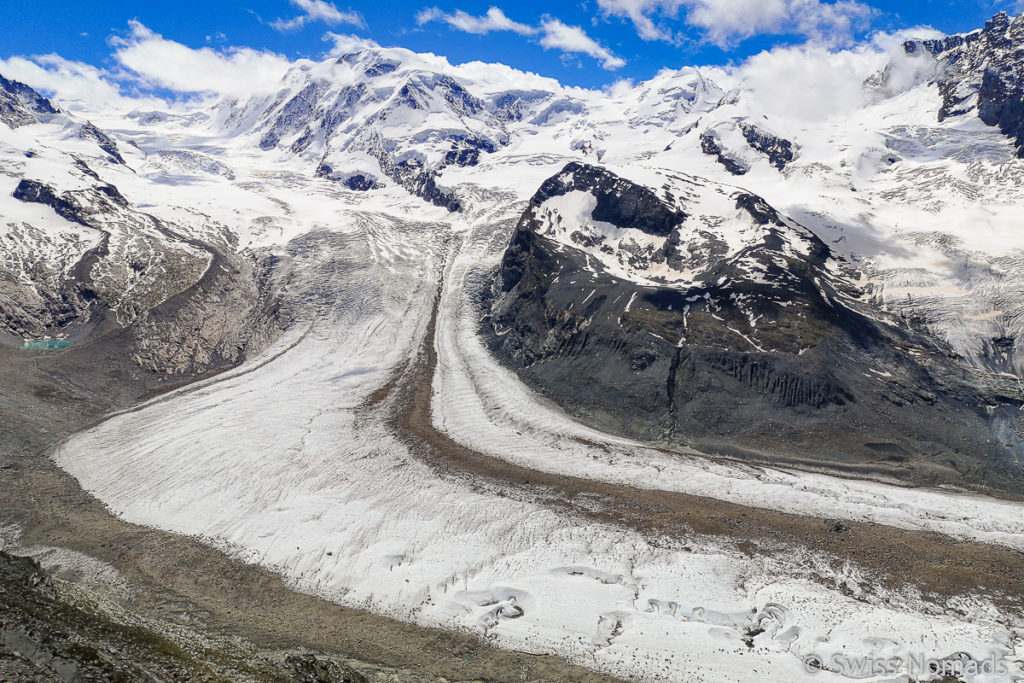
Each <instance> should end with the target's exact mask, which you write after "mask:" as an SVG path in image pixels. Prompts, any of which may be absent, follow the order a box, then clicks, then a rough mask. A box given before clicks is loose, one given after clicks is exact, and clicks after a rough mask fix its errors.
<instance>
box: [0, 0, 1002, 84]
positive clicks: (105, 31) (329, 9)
mask: <svg viewBox="0 0 1024 683" xmlns="http://www.w3.org/2000/svg"><path fill="white" fill-rule="evenodd" d="M5 5H6V6H8V7H6V9H7V11H5V12H3V16H4V17H5V21H4V22H2V25H0V58H10V57H12V56H16V55H39V54H49V53H56V54H59V55H60V56H61V57H63V58H65V59H69V60H74V61H80V62H85V63H88V64H91V65H94V66H97V67H100V68H103V69H108V70H116V69H117V67H118V64H117V62H116V60H115V58H114V57H113V55H112V53H113V52H114V48H115V45H114V44H112V43H116V38H117V36H127V35H128V34H129V33H130V32H131V29H130V27H129V22H130V21H131V20H137V21H138V22H139V23H141V24H142V25H143V26H145V27H147V28H148V29H149V30H151V31H153V32H155V33H157V34H160V35H162V36H163V37H164V38H166V39H168V40H173V41H177V42H179V43H182V44H184V45H187V46H189V47H192V48H200V47H203V46H209V47H211V48H213V49H216V50H230V49H231V48H233V47H242V46H245V47H250V48H255V49H257V50H267V51H272V52H275V53H279V54H282V55H285V56H288V57H292V58H294V57H300V56H301V57H312V58H318V57H320V56H322V55H323V53H324V52H325V51H326V50H327V49H328V48H329V47H330V45H329V44H328V43H327V42H325V41H324V35H325V33H326V32H327V31H332V32H335V33H338V34H354V35H357V36H360V37H364V38H369V39H372V40H374V41H376V42H378V43H380V44H382V45H389V46H390V45H397V46H402V47H407V48H409V49H412V50H416V51H429V52H435V53H437V54H441V55H444V56H446V57H448V59H449V60H450V61H452V62H453V63H458V62H463V61H469V60H477V59H478V60H484V61H497V62H504V63H506V64H509V65H511V66H514V67H516V68H519V69H523V70H528V71H534V72H537V73H539V74H542V75H545V76H552V77H555V78H557V79H559V80H560V81H561V82H563V83H565V84H567V85H581V86H586V87H599V86H602V85H607V84H609V83H612V82H614V81H615V80H617V79H620V78H631V79H634V80H642V79H644V78H647V77H650V76H652V75H653V74H654V73H656V72H657V71H658V70H659V69H660V68H662V67H666V66H667V67H673V68H677V67H680V66H685V65H695V64H727V63H730V62H732V63H735V62H740V61H742V60H743V59H744V58H745V57H747V56H749V55H751V54H754V53H757V52H760V51H762V50H766V49H770V48H771V47H773V46H776V45H791V44H796V43H802V42H805V41H813V42H818V43H823V44H826V45H830V46H837V47H839V46H843V45H848V44H850V43H851V42H852V41H858V40H862V39H864V37H865V36H866V35H868V34H869V33H871V32H873V31H879V30H881V31H891V30H895V29H900V28H907V27H912V26H918V25H929V26H932V27H934V28H936V29H938V30H940V31H943V32H945V33H955V32H961V31H968V30H972V29H974V28H979V27H980V26H981V25H982V24H983V23H984V22H985V21H986V20H987V19H988V18H990V17H991V16H992V14H994V13H995V12H997V11H999V10H1005V11H1008V12H1010V13H1011V14H1013V13H1015V9H1016V5H1015V3H1014V1H1013V0H914V1H912V2H907V1H904V2H895V1H893V0H838V2H837V1H836V0H584V1H583V2H565V3H555V2H535V1H530V2H514V3H513V2H501V1H500V0H499V1H498V2H494V1H492V2H475V1H473V0H455V2H454V3H449V2H440V3H438V4H435V3H434V2H431V1H430V0H400V1H391V2H380V1H375V2H370V1H367V0H353V1H352V2H351V3H349V2H346V1H345V0H340V1H335V2H329V1H327V0H205V1H197V0H178V1H177V2H174V3H168V2H159V1H151V2H146V3H140V2H117V1H113V0H112V1H106V2H99V3H98V2H95V0H88V1H86V0H68V1H65V2H23V1H20V0H19V1H18V2H15V1H14V0H0V7H4V6H5ZM491 8H495V9H491ZM488 11H490V15H488Z"/></svg>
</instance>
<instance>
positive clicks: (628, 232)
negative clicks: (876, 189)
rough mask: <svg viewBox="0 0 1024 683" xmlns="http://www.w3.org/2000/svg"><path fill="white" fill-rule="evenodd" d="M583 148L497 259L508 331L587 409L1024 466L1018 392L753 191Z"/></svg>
mask: <svg viewBox="0 0 1024 683" xmlns="http://www.w3.org/2000/svg"><path fill="white" fill-rule="evenodd" d="M643 182H644V184H640V183H639V182H634V181H632V180H627V179H625V178H623V177H621V176H619V175H617V174H615V173H613V172H611V171H609V170H607V169H603V168H598V167H594V166H588V165H583V164H570V165H568V166H567V167H566V168H565V169H564V170H563V171H562V172H561V173H559V174H558V175H556V176H554V177H553V178H551V179H549V180H548V181H547V182H545V183H544V185H543V186H542V187H541V189H540V191H539V192H538V193H537V194H536V196H535V197H534V198H533V199H532V200H531V202H530V205H529V208H528V209H527V210H526V212H525V213H524V214H523V217H522V219H521V220H520V222H519V225H518V227H517V229H516V232H515V234H514V236H513V238H512V241H511V244H510V245H509V248H508V250H507V251H506V253H505V256H504V258H503V260H502V263H501V267H500V270H499V272H498V274H497V278H496V284H495V292H494V300H493V305H492V316H491V319H490V321H489V323H488V327H489V329H488V332H489V335H490V339H491V342H492V346H493V348H494V350H495V352H496V353H498V354H499V356H500V357H501V358H503V359H504V360H505V361H506V362H507V363H509V364H510V365H511V366H512V367H513V368H514V369H515V370H516V371H517V372H518V373H519V375H520V376H521V377H522V378H523V379H524V380H526V381H527V382H528V383H529V384H531V385H532V386H534V387H535V388H537V389H539V390H540V391H542V392H543V393H545V394H546V395H548V396H550V397H551V398H553V399H554V400H556V401H557V402H559V403H560V404H562V405H563V406H565V407H567V408H568V409H569V410H570V412H572V413H574V414H575V415H577V416H578V417H580V418H581V419H583V420H584V421H586V422H589V423H592V424H594V425H596V426H599V427H602V428H606V429H611V430H613V431H617V432H620V433H624V434H628V435H630V436H634V437H638V438H642V439H645V440H649V441H653V442H658V443H664V444H667V445H673V446H682V445H688V446H693V447H696V448H699V449H704V450H707V451H710V452H715V453H721V454H728V455H734V456H739V457H751V458H755V459H756V458H761V457H768V456H771V457H776V458H782V459H783V460H785V459H792V460H799V461H803V462H806V463H809V464H829V465H836V466H844V467H853V468H863V469H868V470H870V469H872V468H877V469H878V470H880V471H886V470H903V471H904V473H905V474H907V475H909V476H912V477H917V478H920V479H923V480H929V481H935V480H950V479H959V478H960V477H966V478H967V479H970V480H974V481H981V480H984V479H988V480H1000V481H1004V482H1007V481H1014V480H1024V471H1022V468H1021V467H1020V466H1019V464H1018V463H1019V458H1020V457H1021V455H1022V454H1024V440H1022V439H1021V436H1020V433H1021V430H1020V424H1019V413H1020V405H1021V400H1020V392H1019V389H1018V387H1017V386H1016V384H1015V381H1014V380H1012V379H1011V378H1008V377H1005V376H1000V375H995V374H989V373H986V372H984V371H981V370H977V369H973V368H971V367H970V366H968V365H967V364H965V363H962V362H959V361H957V360H956V359H954V358H952V357H951V356H950V355H949V354H948V353H947V351H946V349H944V348H943V347H942V346H941V345H940V344H938V343H936V342H935V341H933V340H931V339H929V338H927V337H926V336H923V335H920V334H918V333H915V332H914V331H912V330H909V329H907V328H905V327H904V326H901V325H898V324H896V322H895V321H894V320H892V319H890V318H889V317H888V316H886V315H885V314H884V313H883V312H881V311H879V310H876V309H874V308H873V307H872V306H871V305H869V304H868V303H867V297H866V296H865V293H864V292H863V291H862V290H861V289H860V288H859V287H858V286H857V285H856V284H855V283H856V276H857V275H858V274H857V273H854V272H852V271H851V269H850V268H849V267H848V265H847V264H846V263H844V262H842V261H841V260H839V259H837V258H836V257H835V256H834V255H833V254H832V252H831V251H830V250H829V248H828V247H827V246H826V245H825V244H824V243H822V242H821V240H819V239H818V238H817V237H815V236H814V235H813V234H812V233H810V232H809V231H807V230H805V229H803V228H802V227H801V226H799V225H798V224H796V223H794V222H793V221H791V220H790V219H788V218H786V217H785V216H782V215H780V214H779V213H778V212H777V211H775V210H774V209H773V208H772V207H771V206H769V205H768V204H767V203H766V202H764V200H762V199H761V198H759V197H756V196H755V195H752V194H750V193H748V192H745V191H742V190H738V189H736V188H731V187H727V186H721V185H717V184H715V183H712V182H710V181H706V180H703V179H700V178H696V177H692V176H684V175H682V174H672V173H664V174H661V173H658V174H652V173H648V174H646V175H645V177H644V178H643Z"/></svg>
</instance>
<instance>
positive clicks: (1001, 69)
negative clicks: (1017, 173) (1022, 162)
mask: <svg viewBox="0 0 1024 683" xmlns="http://www.w3.org/2000/svg"><path fill="white" fill-rule="evenodd" d="M903 49H904V51H906V52H907V54H911V55H917V54H922V53H928V54H930V55H932V56H933V57H934V58H935V59H936V61H937V63H938V66H939V69H938V76H937V77H936V82H937V83H938V86H939V92H940V93H941V95H942V107H941V108H940V110H939V120H940V121H942V120H944V119H946V118H949V117H952V116H961V115H964V114H969V113H971V112H974V113H976V114H977V116H978V118H980V119H981V120H982V121H984V122H985V123H986V124H987V125H990V126H997V127H998V128H999V130H1000V131H1002V133H1003V134H1004V135H1006V136H1008V137H1010V138H1012V139H1013V141H1014V144H1015V145H1016V147H1017V156H1020V157H1024V81H1022V78H1021V75H1022V69H1024V15H1020V16H1018V17H1016V18H1014V19H1013V20H1012V21H1011V20H1010V17H1008V16H1007V14H1006V13H1005V12H999V13H998V14H996V15H995V16H994V17H992V19H990V20H989V21H988V22H986V24H985V27H984V28H983V29H982V30H980V31H974V32H973V33H968V34H963V35H953V36H949V37H947V38H942V39H938V40H921V41H907V42H906V43H904V44H903Z"/></svg>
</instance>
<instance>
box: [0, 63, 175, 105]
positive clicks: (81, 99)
mask: <svg viewBox="0 0 1024 683" xmlns="http://www.w3.org/2000/svg"><path fill="white" fill-rule="evenodd" d="M0 73H2V74H4V75H5V76H6V77H8V78H13V79H14V80H16V81H21V82H23V83H26V84H28V85H30V86H32V87H33V88H35V89H36V90H38V91H40V92H41V93H43V94H44V95H48V96H53V97H54V99H55V100H56V103H57V104H58V105H60V106H62V107H66V108H69V109H72V110H85V111H91V112H106V111H110V110H112V109H113V110H118V109H120V110H126V111H127V110H131V109H134V108H137V107H140V106H144V107H152V108H159V107H162V106H164V103H163V102H162V101H160V100H158V99H156V98H153V97H149V96H144V95H138V94H137V93H133V94H125V93H124V92H123V91H122V88H121V86H120V85H119V84H118V83H117V82H116V78H115V76H114V75H113V74H110V73H108V72H106V71H103V70H101V69H97V68H96V67H94V66H92V65H90V64H83V63H82V62H72V61H69V60H67V59H64V58H63V57H60V56H59V55H55V54H50V55H35V56H32V57H11V58H10V59H0Z"/></svg>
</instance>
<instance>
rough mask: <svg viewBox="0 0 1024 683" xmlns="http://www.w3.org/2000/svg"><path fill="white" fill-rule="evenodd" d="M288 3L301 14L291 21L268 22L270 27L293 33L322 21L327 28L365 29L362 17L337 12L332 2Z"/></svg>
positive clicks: (312, 0)
mask: <svg viewBox="0 0 1024 683" xmlns="http://www.w3.org/2000/svg"><path fill="white" fill-rule="evenodd" d="M290 1H291V3H292V4H293V5H294V6H296V7H298V8H299V9H300V10H301V11H302V14H300V15H298V16H296V17H292V18H291V19H277V20H275V21H272V22H270V25H271V26H272V27H273V28H275V29H277V30H278V31H295V30H298V29H300V28H302V27H303V26H305V25H306V24H308V23H310V22H313V21H322V22H324V23H325V24H327V25H329V26H337V25H338V24H351V25H352V26H358V27H359V28H366V21H365V20H364V19H363V15H361V14H359V12H355V11H353V10H351V9H349V10H344V11H342V10H339V9H338V8H337V7H336V6H335V5H334V3H333V2H325V0H290Z"/></svg>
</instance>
